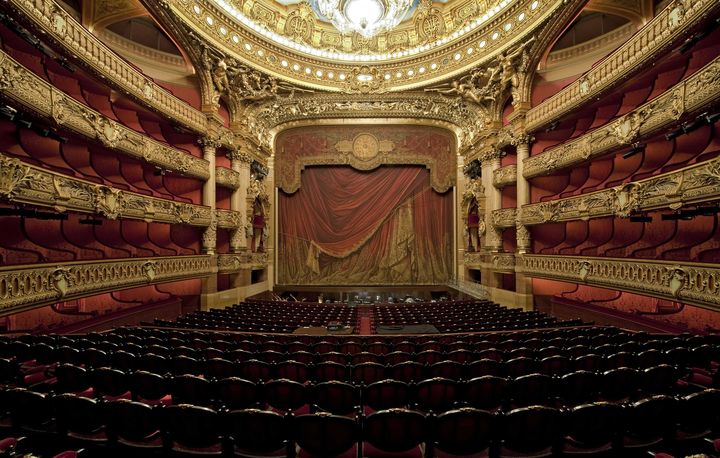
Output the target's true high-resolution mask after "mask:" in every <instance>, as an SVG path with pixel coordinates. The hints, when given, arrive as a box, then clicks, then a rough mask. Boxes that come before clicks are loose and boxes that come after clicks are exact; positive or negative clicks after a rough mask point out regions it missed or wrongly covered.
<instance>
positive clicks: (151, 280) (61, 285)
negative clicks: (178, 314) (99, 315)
mask: <svg viewBox="0 0 720 458" xmlns="http://www.w3.org/2000/svg"><path fill="white" fill-rule="evenodd" d="M212 271H213V266H212V257H211V256H173V257H152V258H139V259H138V258H133V259H109V260H105V261H86V262H66V263H48V264H33V265H22V266H8V267H2V268H0V316H2V315H10V314H13V313H17V312H19V311H22V310H27V309H30V308H34V307H39V306H42V305H47V304H52V303H55V302H60V301H67V300H72V299H77V298H81V297H86V296H92V295H96V294H101V293H104V292H108V291H117V290H120V289H126V288H133V287H138V286H145V285H151V284H157V283H164V282H169V281H177V280H183V279H188V278H201V277H205V276H208V275H210V274H211V273H212Z"/></svg>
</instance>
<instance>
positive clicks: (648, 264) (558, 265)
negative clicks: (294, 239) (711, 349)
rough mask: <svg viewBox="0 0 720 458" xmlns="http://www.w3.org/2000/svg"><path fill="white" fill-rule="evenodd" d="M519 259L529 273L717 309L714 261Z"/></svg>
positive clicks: (718, 279)
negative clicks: (698, 262) (708, 262)
mask: <svg viewBox="0 0 720 458" xmlns="http://www.w3.org/2000/svg"><path fill="white" fill-rule="evenodd" d="M518 260H519V261H518V269H517V270H518V272H522V273H524V274H525V275H527V276H530V277H539V278H549V279H552V280H559V281H566V282H572V283H585V284H588V285H592V286H599V287H603V288H611V289H618V290H622V291H628V292H632V293H637V294H642V295H647V296H652V297H659V298H661V299H668V300H672V301H678V302H683V303H686V304H692V305H699V306H702V307H707V308H712V309H720V266H718V265H717V264H697V263H678V262H673V261H649V260H648V261H646V260H641V259H615V258H597V257H596V258H592V257H587V256H582V257H576V256H546V255H527V254H526V255H523V256H520V257H518Z"/></svg>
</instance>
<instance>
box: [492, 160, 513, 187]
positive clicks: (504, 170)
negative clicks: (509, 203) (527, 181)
mask: <svg viewBox="0 0 720 458" xmlns="http://www.w3.org/2000/svg"><path fill="white" fill-rule="evenodd" d="M516 181H517V165H515V164H511V165H506V166H505V167H500V168H499V169H496V170H495V171H493V186H495V187H496V188H498V189H502V188H504V187H505V186H510V185H514V184H515V183H516Z"/></svg>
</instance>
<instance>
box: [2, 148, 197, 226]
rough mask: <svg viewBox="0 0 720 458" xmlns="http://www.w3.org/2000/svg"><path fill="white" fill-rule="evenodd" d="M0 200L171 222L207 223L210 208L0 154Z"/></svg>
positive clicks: (109, 215) (115, 216)
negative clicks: (125, 189) (143, 193)
mask: <svg viewBox="0 0 720 458" xmlns="http://www.w3.org/2000/svg"><path fill="white" fill-rule="evenodd" d="M0 199H4V200H7V201H9V202H12V203H21V204H31V205H37V206H41V207H51V208H53V209H55V210H57V211H60V212H65V211H76V212H82V213H92V214H100V215H103V216H105V217H106V218H108V219H117V218H132V219H141V220H144V221H148V222H150V221H152V222H159V223H171V224H190V225H193V226H208V225H209V224H210V216H211V213H210V207H206V206H203V205H194V204H188V203H185V202H174V201H171V200H167V199H159V198H156V197H149V196H145V195H142V194H137V193H134V192H129V191H123V190H120V189H116V188H111V187H109V186H105V185H101V184H96V183H92V182H89V181H85V180H80V179H78V178H71V177H68V176H65V175H62V174H59V173H55V172H51V171H49V170H46V169H43V168H40V167H37V166H34V165H30V164H27V163H25V162H23V161H21V160H19V159H16V158H11V157H8V156H5V155H2V154H0Z"/></svg>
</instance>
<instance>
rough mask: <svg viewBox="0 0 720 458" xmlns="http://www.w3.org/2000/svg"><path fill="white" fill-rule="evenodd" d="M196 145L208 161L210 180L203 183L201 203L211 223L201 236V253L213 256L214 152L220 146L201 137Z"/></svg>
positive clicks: (207, 138)
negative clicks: (205, 206)
mask: <svg viewBox="0 0 720 458" xmlns="http://www.w3.org/2000/svg"><path fill="white" fill-rule="evenodd" d="M198 143H199V144H200V146H201V147H202V150H203V158H204V159H205V160H206V161H208V163H209V167H210V178H208V179H207V181H205V183H203V193H202V203H203V205H207V206H208V207H210V209H211V215H212V221H211V222H210V226H208V227H207V229H205V232H204V233H203V236H202V250H203V253H207V254H215V248H216V247H217V217H216V215H215V207H216V199H215V186H216V183H215V152H216V150H217V148H218V147H219V146H220V141H219V140H218V139H217V138H214V137H202V138H200V140H198Z"/></svg>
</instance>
